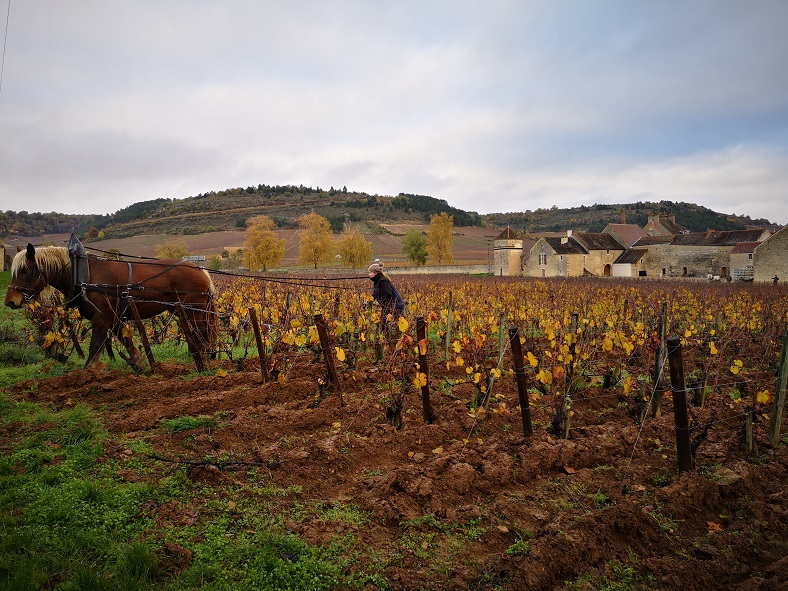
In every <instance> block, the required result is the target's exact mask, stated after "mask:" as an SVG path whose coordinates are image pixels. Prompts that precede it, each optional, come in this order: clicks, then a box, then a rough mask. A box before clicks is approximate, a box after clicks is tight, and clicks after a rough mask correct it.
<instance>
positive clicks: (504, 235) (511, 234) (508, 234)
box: [495, 226, 521, 240]
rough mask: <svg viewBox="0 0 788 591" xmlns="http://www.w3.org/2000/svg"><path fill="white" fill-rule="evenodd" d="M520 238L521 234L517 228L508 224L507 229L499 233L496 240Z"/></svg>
mask: <svg viewBox="0 0 788 591" xmlns="http://www.w3.org/2000/svg"><path fill="white" fill-rule="evenodd" d="M520 238H521V236H520V234H519V233H518V232H517V230H514V229H512V228H511V226H506V229H504V231H503V232H501V233H500V234H498V235H497V236H496V237H495V240H520Z"/></svg>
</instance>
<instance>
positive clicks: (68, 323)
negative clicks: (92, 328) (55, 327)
mask: <svg viewBox="0 0 788 591" xmlns="http://www.w3.org/2000/svg"><path fill="white" fill-rule="evenodd" d="M63 321H64V322H65V324H66V326H67V327H68V336H69V337H71V342H72V343H73V344H74V351H76V352H77V355H79V358H80V359H84V358H85V352H84V351H82V347H81V346H80V344H79V339H78V338H77V333H76V331H75V330H74V325H73V324H71V320H69V318H68V314H66V315H65V316H64V317H63Z"/></svg>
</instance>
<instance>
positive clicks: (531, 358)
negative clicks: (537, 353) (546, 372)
mask: <svg viewBox="0 0 788 591" xmlns="http://www.w3.org/2000/svg"><path fill="white" fill-rule="evenodd" d="M528 363H529V364H530V365H531V367H536V366H537V365H539V360H538V359H537V358H536V357H534V354H533V353H531V352H530V351H528Z"/></svg>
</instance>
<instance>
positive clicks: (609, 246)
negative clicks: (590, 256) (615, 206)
mask: <svg viewBox="0 0 788 591" xmlns="http://www.w3.org/2000/svg"><path fill="white" fill-rule="evenodd" d="M572 236H573V237H574V238H576V239H577V240H578V242H580V243H581V244H582V245H583V246H585V247H586V248H587V249H588V250H624V248H625V246H624V245H623V244H621V243H620V242H619V241H618V240H616V239H615V238H614V237H613V236H611V235H610V234H605V233H603V232H602V233H600V232H575V233H574V234H572Z"/></svg>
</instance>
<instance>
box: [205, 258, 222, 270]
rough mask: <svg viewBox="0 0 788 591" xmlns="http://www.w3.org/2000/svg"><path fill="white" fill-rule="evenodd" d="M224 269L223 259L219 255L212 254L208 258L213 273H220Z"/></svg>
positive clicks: (209, 267)
mask: <svg viewBox="0 0 788 591" xmlns="http://www.w3.org/2000/svg"><path fill="white" fill-rule="evenodd" d="M221 268H222V258H221V257H220V256H219V255H218V254H212V255H211V256H209V257H208V269H210V270H211V271H219V270H220V269H221Z"/></svg>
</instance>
